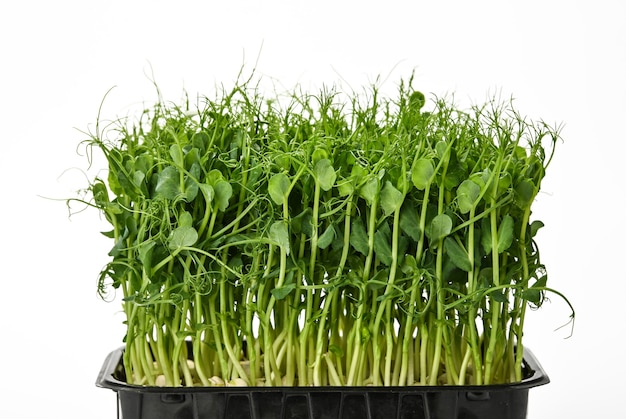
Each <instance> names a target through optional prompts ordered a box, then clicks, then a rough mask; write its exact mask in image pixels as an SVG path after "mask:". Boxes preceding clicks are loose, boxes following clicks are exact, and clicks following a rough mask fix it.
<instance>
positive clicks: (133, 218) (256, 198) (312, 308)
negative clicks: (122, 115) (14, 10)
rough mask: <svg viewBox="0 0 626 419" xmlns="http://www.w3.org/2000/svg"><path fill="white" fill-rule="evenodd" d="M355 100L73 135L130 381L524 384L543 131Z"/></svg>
mask: <svg viewBox="0 0 626 419" xmlns="http://www.w3.org/2000/svg"><path fill="white" fill-rule="evenodd" d="M369 93H370V94H369V95H368V96H367V98H366V99H365V100H362V99H359V98H358V97H357V96H356V95H353V96H350V95H347V96H346V95H344V94H342V93H340V92H338V91H337V90H332V89H331V90H329V89H324V90H322V91H321V92H320V94H318V95H311V94H305V93H293V94H291V95H289V96H288V98H287V100H285V98H284V97H281V98H279V99H278V100H267V99H265V98H264V97H263V96H262V95H261V94H259V92H258V89H256V88H254V86H251V85H250V84H249V83H244V84H240V85H237V86H236V87H235V88H233V89H232V90H231V91H228V92H224V93H223V94H222V95H221V96H219V97H217V98H215V99H209V98H203V99H202V100H200V101H198V103H197V104H195V105H194V106H191V105H190V104H189V103H187V104H185V105H184V106H177V105H170V104H167V103H164V102H163V101H160V102H159V103H157V104H156V105H155V106H153V107H151V108H149V109H146V110H145V112H144V113H143V114H141V117H140V118H139V119H138V120H137V121H136V123H133V124H131V126H128V124H126V123H125V121H118V123H115V124H112V125H110V126H109V127H108V130H107V131H106V135H105V133H102V132H97V133H96V134H93V135H91V138H90V139H89V140H88V141H87V143H88V145H89V146H91V147H94V146H95V147H97V148H99V149H100V150H101V151H102V152H103V153H104V156H105V157H106V159H107V161H108V165H109V167H108V172H107V175H106V176H104V177H96V178H95V179H94V180H93V182H92V183H91V185H90V191H91V193H92V195H93V199H92V200H91V201H90V204H92V205H94V206H95V207H97V208H98V209H100V210H101V211H102V213H103V214H104V215H105V217H106V220H108V222H110V224H111V226H112V229H111V231H109V232H106V233H105V235H106V236H107V237H110V238H111V239H112V241H113V243H114V245H113V247H112V249H111V252H110V257H111V259H110V261H109V263H108V264H107V266H106V268H105V269H104V270H103V272H102V274H101V281H100V285H101V287H102V288H103V289H104V288H105V287H106V286H112V287H114V288H116V289H118V290H121V292H122V293H123V309H124V312H125V316H126V326H127V334H126V336H125V339H124V341H125V352H124V368H125V376H126V379H127V380H128V382H129V383H131V384H137V385H150V386H153V385H166V386H181V385H184V386H198V385H200V386H211V385H228V384H231V385H250V386H256V385H264V386H282V385H285V386H310V385H315V386H321V385H333V386H360V385H374V386H379V385H380V386H382V385H384V386H389V385H394V386H395V385H434V384H449V385H459V384H478V385H481V384H492V383H505V382H515V381H519V380H521V379H522V378H523V374H524V370H523V363H522V359H523V345H522V335H523V326H524V318H525V314H526V311H527V307H528V306H529V305H532V306H538V305H540V304H541V303H542V301H543V298H544V293H545V291H546V290H549V289H548V288H547V287H546V278H547V277H546V273H545V269H544V266H543V265H542V263H541V261H540V258H539V251H538V248H537V246H536V243H535V242H534V240H533V237H534V236H535V233H536V232H537V230H538V229H539V228H540V227H541V226H542V223H541V222H540V221H531V204H532V202H533V200H534V198H535V196H536V195H537V193H538V191H539V188H540V184H541V181H542V179H543V177H544V175H545V170H546V167H547V166H548V163H549V161H550V158H551V156H552V152H551V151H550V152H546V148H547V149H549V150H553V145H554V143H555V142H556V140H557V138H558V132H557V131H558V130H556V129H553V128H550V127H549V126H547V125H545V124H543V123H533V122H529V121H527V120H525V119H524V118H522V117H520V116H519V114H518V113H517V112H516V111H515V110H514V109H513V107H512V106H511V103H510V102H506V103H500V102H497V101H490V102H488V103H486V104H485V105H484V106H475V107H472V108H470V109H469V110H467V111H461V110H459V109H457V108H456V107H455V105H454V104H453V103H452V102H450V101H447V100H443V99H438V98H435V99H434V100H433V101H432V103H426V102H427V100H426V98H425V96H424V95H423V94H422V93H420V92H418V91H415V90H413V89H412V87H411V83H410V81H409V83H401V84H400V87H399V93H398V96H397V98H395V99H393V100H391V99H382V98H380V97H379V95H378V91H377V89H376V88H372V89H371V91H370V92H369ZM346 97H347V99H345V98H346ZM344 99H345V100H344ZM429 107H430V109H429ZM426 109H429V110H428V111H427V110H426ZM112 132H113V133H115V135H114V136H113V137H112V136H111V133H112ZM111 138H112V139H111ZM545 143H547V146H545V147H546V148H544V144H545Z"/></svg>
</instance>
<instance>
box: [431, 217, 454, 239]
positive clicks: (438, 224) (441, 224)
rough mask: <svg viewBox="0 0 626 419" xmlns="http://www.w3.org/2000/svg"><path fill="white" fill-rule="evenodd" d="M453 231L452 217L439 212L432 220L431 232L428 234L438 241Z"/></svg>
mask: <svg viewBox="0 0 626 419" xmlns="http://www.w3.org/2000/svg"><path fill="white" fill-rule="evenodd" d="M451 231H452V218H450V216H449V215H447V214H439V215H437V216H436V217H435V218H433V220H432V221H431V222H430V234H429V235H428V236H429V238H430V239H431V240H434V241H437V240H441V239H443V238H444V237H446V236H447V235H448V234H450V232H451ZM427 233H428V232H427Z"/></svg>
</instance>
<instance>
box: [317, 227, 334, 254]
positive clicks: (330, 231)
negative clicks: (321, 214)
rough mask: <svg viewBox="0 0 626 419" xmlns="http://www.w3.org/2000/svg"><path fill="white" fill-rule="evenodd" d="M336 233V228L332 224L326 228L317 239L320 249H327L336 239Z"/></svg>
mask: <svg viewBox="0 0 626 419" xmlns="http://www.w3.org/2000/svg"><path fill="white" fill-rule="evenodd" d="M335 234H336V232H335V228H334V227H333V226H332V225H329V226H328V227H327V228H326V230H324V232H323V233H322V235H321V236H319V238H318V240H317V247H319V248H320V249H326V248H327V247H328V246H330V245H331V243H332V242H333V240H335Z"/></svg>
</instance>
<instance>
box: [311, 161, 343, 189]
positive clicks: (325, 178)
mask: <svg viewBox="0 0 626 419" xmlns="http://www.w3.org/2000/svg"><path fill="white" fill-rule="evenodd" d="M314 172H315V177H316V179H317V181H318V182H319V184H320V188H322V190H324V191H329V190H331V189H332V187H333V185H334V184H335V180H336V179H337V174H336V173H335V169H334V168H333V166H332V164H331V162H330V160H328V159H321V160H318V161H317V163H315V168H314Z"/></svg>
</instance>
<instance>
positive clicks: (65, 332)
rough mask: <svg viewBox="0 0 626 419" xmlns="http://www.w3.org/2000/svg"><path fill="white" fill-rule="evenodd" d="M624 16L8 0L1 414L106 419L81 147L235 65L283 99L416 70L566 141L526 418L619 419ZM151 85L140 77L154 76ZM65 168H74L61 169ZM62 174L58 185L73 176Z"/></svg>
mask: <svg viewBox="0 0 626 419" xmlns="http://www.w3.org/2000/svg"><path fill="white" fill-rule="evenodd" d="M625 20H626V3H624V2H621V1H617V0H616V1H604V0H594V1H583V0H581V1H575V0H574V1H572V0H570V1H546V0H544V1H534V0H533V1H517V2H512V1H432V0H430V1H424V2H423V1H396V0H385V1H376V2H368V1H358V2H357V1H355V2H352V1H342V0H334V1H321V0H315V1H312V0H309V1H282V2H280V1H256V2H255V1H241V0H233V1H220V2H219V3H218V2H210V1H191V0H177V1H176V2H174V1H137V0H135V1H131V0H127V1H111V0H108V1H96V0H93V1H61V0H58V1H43V0H42V1H20V2H3V3H2V6H0V241H1V242H2V250H1V251H0V261H1V264H0V311H1V312H0V322H1V335H0V336H1V337H0V339H1V341H0V347H1V351H2V355H1V358H0V359H1V360H2V361H1V362H0V417H2V418H7V419H9V418H10V419H14V418H65V417H82V418H91V419H112V418H114V417H115V394H114V393H113V392H111V391H109V390H104V389H99V388H96V387H95V386H94V381H95V378H96V375H97V373H98V371H99V369H100V366H101V364H102V361H103V360H104V357H105V356H106V354H107V353H108V352H109V351H110V350H112V349H114V348H116V347H118V346H119V345H120V340H121V338H122V335H123V327H122V325H121V322H122V320H123V317H122V316H121V314H119V301H115V302H113V303H106V302H103V301H101V300H99V299H98V297H97V295H96V279H97V274H98V272H99V270H100V268H101V267H102V266H103V265H104V264H105V262H106V261H107V257H106V253H107V252H108V250H109V248H110V246H111V243H109V242H108V240H107V239H105V238H104V237H102V236H100V235H99V231H101V230H103V229H105V226H104V225H103V223H102V222H101V221H100V220H99V217H98V214H97V213H96V212H95V211H87V212H84V213H81V214H78V215H76V216H74V217H72V218H71V219H70V218H68V211H67V209H66V207H65V204H64V202H63V201H62V200H61V201H55V200H51V199H46V198H44V197H47V198H65V197H68V196H73V195H74V194H75V192H76V190H77V189H79V188H81V187H84V186H85V185H86V183H85V182H86V179H85V178H84V177H83V175H82V174H81V171H80V170H79V169H84V168H85V167H86V160H85V159H84V157H81V156H78V155H77V153H76V147H77V145H78V143H79V142H80V141H81V140H83V139H85V138H86V137H85V135H84V134H82V133H81V132H80V130H87V129H89V128H93V123H94V122H95V120H96V116H97V111H98V107H99V105H100V103H101V101H102V99H103V96H104V94H105V93H106V92H107V90H109V89H110V88H111V87H113V86H117V87H116V88H115V89H114V90H113V91H112V92H111V93H110V95H109V96H108V97H107V100H106V101H105V103H104V107H103V111H102V112H103V117H104V118H108V119H112V118H115V117H118V116H124V115H127V114H129V113H130V114H132V112H133V111H136V110H138V109H139V108H141V106H142V105H143V104H148V103H151V102H152V101H153V100H154V99H155V98H156V97H155V91H154V87H153V85H152V84H151V81H150V78H151V77H154V78H155V79H156V81H157V82H158V84H159V86H160V88H161V91H162V94H163V96H164V98H165V99H167V100H172V101H174V102H178V101H179V100H180V98H181V97H182V92H183V89H184V90H186V91H187V92H189V93H190V96H192V97H193V96H194V95H196V94H197V93H200V94H206V95H212V94H213V93H214V92H215V89H214V87H215V85H216V84H222V83H223V84H225V85H227V86H229V85H231V84H232V82H233V80H234V79H235V78H236V75H237V72H238V71H239V70H240V68H241V67H242V65H243V66H244V67H245V68H246V69H248V70H251V69H252V68H253V67H254V66H255V63H256V68H257V74H258V75H262V76H263V77H267V80H272V81H273V82H274V83H276V84H277V85H280V86H283V87H284V88H285V89H289V88H291V87H294V86H295V85H296V84H299V85H301V86H302V87H304V88H305V89H311V90H315V89H317V88H319V87H320V86H321V85H322V84H324V83H326V84H333V83H335V82H339V81H341V80H343V81H342V83H343V84H344V85H349V86H351V87H352V88H355V89H359V88H360V86H363V85H366V84H368V83H370V82H371V81H373V80H375V79H376V77H377V76H379V75H380V76H381V79H382V80H385V79H386V80H387V81H386V82H385V83H384V84H383V89H382V90H383V91H387V92H391V93H393V92H394V91H395V86H396V83H397V82H398V81H399V80H400V78H403V77H408V76H409V75H410V73H411V71H413V70H414V71H415V75H416V81H415V86H416V87H417V88H419V89H420V90H422V91H424V92H425V93H435V94H438V95H443V94H446V93H454V94H455V97H456V98H457V99H458V101H459V102H461V103H471V102H481V101H483V100H485V99H486V98H487V97H488V96H489V95H490V94H493V93H495V92H500V93H501V94H502V95H503V96H504V97H508V96H511V95H512V96H514V97H515V98H516V102H515V103H516V106H517V108H518V109H519V110H520V111H521V112H522V113H523V114H525V115H528V116H529V117H531V118H534V119H544V120H546V121H547V122H550V123H563V124H564V129H563V131H562V136H563V139H564V141H563V142H562V143H560V144H559V147H558V149H557V153H556V156H555V160H554V161H553V165H552V166H550V169H549V171H548V177H547V178H546V180H545V183H544V185H543V192H542V194H541V196H540V197H539V199H538V200H537V202H536V207H535V210H534V218H535V219H541V220H542V221H544V223H545V224H546V227H545V228H544V229H543V230H542V231H541V233H540V236H539V243H540V248H541V250H542V255H543V261H544V262H545V264H546V265H547V267H548V270H549V273H550V280H549V285H551V286H552V287H554V288H557V289H559V290H561V291H563V292H564V293H565V294H566V295H567V296H569V298H570V299H571V301H572V303H573V304H574V305H575V307H576V310H577V320H576V326H575V329H574V334H573V336H572V337H571V338H569V339H566V337H567V336H569V334H570V329H568V328H565V329H560V330H557V331H555V329H557V328H558V327H559V326H561V325H562V324H564V323H566V322H567V320H568V311H567V307H566V306H565V305H564V304H563V303H562V302H561V301H560V300H559V299H558V298H556V297H554V298H551V303H549V304H546V305H545V306H544V307H543V308H542V309H541V310H540V311H538V312H531V313H530V315H529V319H528V323H527V329H526V336H525V339H526V341H525V342H526V345H527V346H528V347H530V348H531V349H532V350H533V351H534V353H535V354H536V355H537V357H538V358H539V360H540V362H541V363H542V365H543V367H544V368H545V370H546V371H547V373H548V375H549V376H550V378H551V380H552V382H551V383H550V384H549V385H547V386H543V387H539V388H536V389H533V390H531V392H530V407H529V408H530V412H529V418H531V419H552V418H555V417H561V418H586V417H597V416H601V417H606V418H614V417H618V416H619V414H618V412H623V410H624V408H623V391H624V389H625V385H624V377H625V376H626V369H625V363H624V358H623V354H622V355H620V353H623V347H622V344H621V342H622V340H621V338H622V336H623V334H624V332H625V331H626V330H625V326H624V324H625V323H624V308H623V307H624V298H625V296H626V292H625V291H626V285H625V284H626V281H625V279H626V278H625V275H624V269H623V264H624V258H625V256H626V254H625V252H624V250H626V249H625V246H624V237H626V228H625V226H624V216H625V207H624V165H625V164H624V160H622V159H624V158H625V155H626V154H625V151H626V147H625V145H624V144H625V140H626V139H625V138H624V124H625V122H626V82H625V77H626V64H625V59H626V25H625V24H624V21H625ZM152 74H153V75H152ZM72 168H75V169H72ZM67 169H70V170H67Z"/></svg>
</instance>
